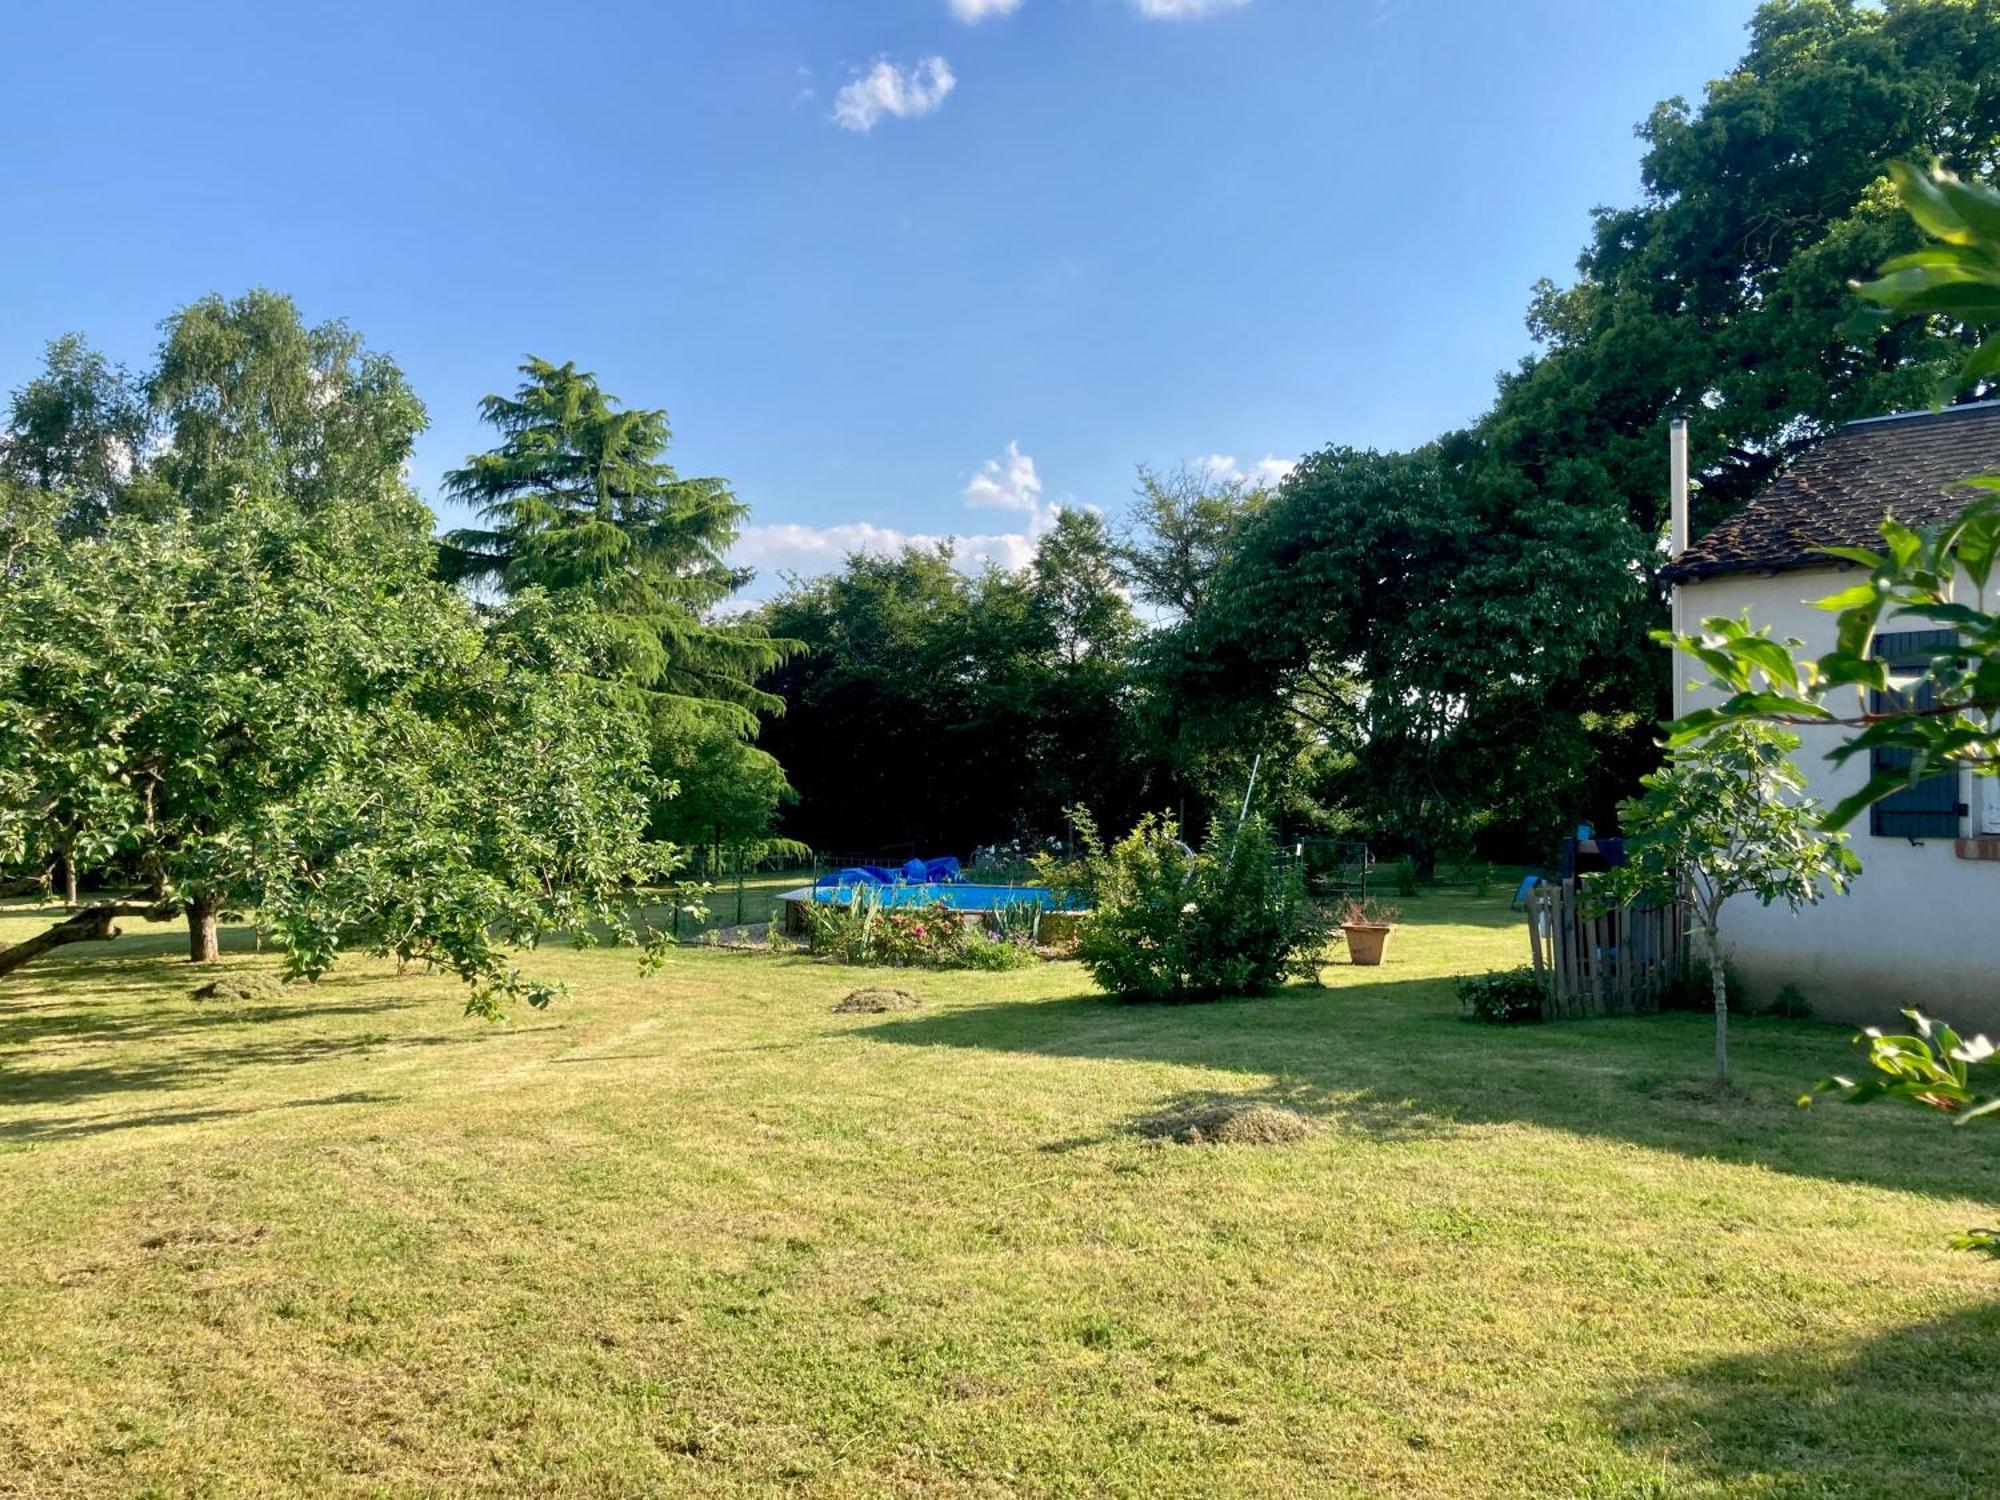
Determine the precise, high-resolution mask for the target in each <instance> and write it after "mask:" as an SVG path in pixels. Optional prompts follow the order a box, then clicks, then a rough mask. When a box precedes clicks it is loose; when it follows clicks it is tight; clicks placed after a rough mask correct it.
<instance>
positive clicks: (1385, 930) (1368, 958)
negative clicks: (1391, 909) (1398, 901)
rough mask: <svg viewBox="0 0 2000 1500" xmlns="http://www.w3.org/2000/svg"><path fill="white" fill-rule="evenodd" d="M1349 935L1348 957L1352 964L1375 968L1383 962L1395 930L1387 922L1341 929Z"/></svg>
mask: <svg viewBox="0 0 2000 1500" xmlns="http://www.w3.org/2000/svg"><path fill="white" fill-rule="evenodd" d="M1340 930H1341V931H1342V932H1344V933H1346V934H1347V957H1348V961H1349V962H1350V963H1357V964H1363V965H1366V966H1367V967H1369V968H1373V967H1374V966H1376V965H1377V964H1379V963H1381V962H1382V955H1383V954H1384V953H1386V952H1387V951H1388V948H1389V934H1390V933H1391V932H1394V931H1395V929H1394V928H1393V927H1391V926H1389V924H1388V923H1386V922H1380V923H1377V922H1370V923H1367V924H1365V925H1361V926H1355V927H1343V928H1341V929H1340Z"/></svg>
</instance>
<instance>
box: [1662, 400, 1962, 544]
mask: <svg viewBox="0 0 2000 1500" xmlns="http://www.w3.org/2000/svg"><path fill="white" fill-rule="evenodd" d="M1995 470H2000V401H1980V402H1974V403H1971V404H1969V405H1965V406H1948V407H1946V408H1945V409H1944V410H1942V411H1935V412H1929V411H1926V412H1915V413H1911V414H1909V415H1907V416H1896V417H1874V418H1870V419H1868V420H1866V421H1860V422H1849V423H1848V424H1847V425H1846V426H1845V427H1841V428H1839V429H1837V430H1836V431H1834V432H1833V433H1832V434H1830V435H1829V436H1827V437H1826V438H1824V439H1822V440H1821V441H1820V442H1819V443H1818V444H1817V445H1816V446H1814V447H1812V448H1810V449H1808V450H1807V451H1806V452H1805V453H1804V454H1802V455H1801V456H1800V457H1799V458H1797V459H1796V460H1794V461H1793V463H1792V465H1791V466H1790V467H1789V468H1787V469H1786V470H1785V472H1784V473H1782V474H1780V475H1779V476H1778V477H1777V478H1776V479H1774V480H1772V481H1771V483H1770V484H1769V485H1767V486H1766V487H1765V488H1764V490H1763V491H1762V492H1761V493H1760V494H1758V495H1757V497H1756V498H1755V499H1753V500H1752V501H1750V503H1749V504H1747V505H1745V506H1744V507H1743V509H1741V510H1739V511H1738V512H1737V513H1736V514H1735V515H1733V516H1731V517H1730V518H1729V519H1728V520H1726V521H1724V522H1723V523H1722V524H1721V525H1720V526H1717V527H1716V528H1715V529H1714V530H1712V531H1710V532H1709V533H1708V534H1707V535H1706V536H1704V537H1702V538H1701V540H1699V541H1697V542H1695V543H1694V544H1693V545H1692V546H1690V547H1689V548H1688V549H1687V550H1686V551H1685V552H1683V553H1681V555H1680V556H1679V557H1677V558H1675V559H1674V560H1673V561H1672V562H1671V563H1670V564H1668V566H1667V568H1666V569H1665V576H1666V578H1667V580H1668V581H1669V582H1673V583H1680V582H1685V581H1690V580H1695V579H1702V578H1713V577H1715V576H1717V575H1718V574H1723V573H1782V572H1788V571H1791V570H1794V569H1798V568H1815V567H1824V566H1826V565H1827V564H1828V563H1829V561H1830V559H1828V558H1825V557H1822V556H1820V555H1819V549H1820V548H1823V547H1872V546H1874V545H1876V544H1877V543H1879V542H1880V541H1881V539H1882V530H1881V528H1882V520H1883V517H1885V516H1894V517H1895V518H1896V519H1897V520H1899V521H1901V522H1903V523H1904V524H1905V525H1909V526H1928V525H1931V524H1932V523H1934V522H1938V521H1948V520H1951V519H1953V518H1954V517H1956V516H1957V515H1958V514H1959V513H1960V512H1961V511H1963V510H1964V509H1965V507H1966V506H1967V505H1969V504H1970V503H1971V502H1972V500H1973V498H1974V496H1975V495H1976V494H1977V493H1978V492H1977V491H1975V490H1968V489H1966V488H1965V487H1964V486H1963V484H1962V483H1961V481H1963V480H1965V479H1968V478H1970V477H1971V476H1973V475H1975V474H1982V473H1992V472H1994V471H1995Z"/></svg>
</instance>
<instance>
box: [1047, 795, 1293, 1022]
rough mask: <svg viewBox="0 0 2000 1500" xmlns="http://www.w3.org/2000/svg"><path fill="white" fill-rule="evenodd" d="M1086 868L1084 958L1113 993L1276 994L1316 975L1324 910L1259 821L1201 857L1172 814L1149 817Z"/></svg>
mask: <svg viewBox="0 0 2000 1500" xmlns="http://www.w3.org/2000/svg"><path fill="white" fill-rule="evenodd" d="M1084 864H1085V865H1086V866H1087V868H1086V869H1085V870H1084V871H1083V872H1082V873H1081V875H1080V876H1079V879H1080V880H1083V881H1087V882H1088V884H1089V886H1090V888H1091V889H1092V890H1093V891H1094V893H1095V896H1096V901H1097V909H1096V912H1095V913H1094V914H1093V915H1092V916H1090V917H1089V918H1087V919H1086V920H1085V922H1084V923H1083V932H1082V939H1081V942H1080V943H1079V945H1078V949H1077V956H1078V957H1079V958H1081V959H1082V960H1083V964H1084V967H1085V968H1087V969H1089V970H1090V973H1091V977H1092V978H1093V979H1095V980H1096V981H1097V983H1098V984H1099V985H1100V986H1101V987H1102V988H1104V989H1106V990H1108V991H1110V992H1111V993H1113V994H1118V995H1128V996H1131V997H1132V998H1134V999H1145V1000H1204V999H1213V998H1215V997H1217V996H1220V995H1259V994H1265V993H1268V992H1269V991H1271V990H1274V989H1276V988H1277V987H1278V986H1279V985H1281V984H1283V983H1284V982H1285V981H1286V980H1287V979H1289V978H1302V979H1311V978H1316V977H1317V976H1318V973H1319V961H1320V955H1321V951H1322V949H1323V948H1324V947H1325V944H1326V937H1327V930H1326V923H1325V920H1324V918H1323V917H1322V916H1321V915H1320V913H1319V911H1318V910H1317V909H1316V908H1315V907H1314V906H1313V904H1312V903H1311V902H1310V901H1309V900H1308V899H1307V898H1306V893H1305V887H1304V885H1303V884H1302V883H1301V882H1300V880H1299V878H1298V875H1297V872H1296V871H1293V870H1290V869H1285V868H1280V867H1279V865H1278V863H1277V860H1276V858H1275V851H1274V850H1273V849H1272V846H1271V836H1270V833H1269V831H1268V830H1267V829H1266V828H1265V826H1264V822H1263V820H1262V819H1261V818H1256V817H1251V818H1246V819H1244V820H1243V822H1242V823H1241V824H1240V825H1239V826H1237V827H1235V828H1233V829H1229V830H1227V831H1225V832H1222V833H1219V834H1218V835H1217V836H1216V837H1215V838H1214V839H1213V840H1212V841H1211V842H1210V845H1209V847H1208V848H1207V849H1205V850H1203V851H1202V852H1201V853H1199V854H1197V853H1195V852H1194V851H1192V850H1191V849H1189V848H1188V847H1187V845H1185V844H1184V843H1182V842H1181V838H1180V829H1179V827H1178V826H1177V825H1176V824H1175V823H1174V821H1173V820H1172V819H1171V818H1165V817H1159V816H1154V815H1148V816H1147V817H1145V818H1142V819H1141V820H1140V822H1139V826H1138V827H1136V828H1134V829H1133V830H1132V832H1131V833H1130V834H1129V835H1127V836H1126V837H1125V838H1124V839H1122V840H1120V841H1119V842H1118V843H1117V844H1116V845H1115V846H1113V847H1112V848H1111V849H1110V850H1108V851H1105V850H1102V849H1099V848H1094V847H1093V848H1089V849H1087V851H1086V854H1085V859H1084Z"/></svg>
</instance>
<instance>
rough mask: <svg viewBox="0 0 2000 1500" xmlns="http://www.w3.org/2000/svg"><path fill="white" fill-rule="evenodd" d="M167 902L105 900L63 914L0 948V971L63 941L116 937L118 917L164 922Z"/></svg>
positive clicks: (5, 971) (7, 970)
mask: <svg viewBox="0 0 2000 1500" xmlns="http://www.w3.org/2000/svg"><path fill="white" fill-rule="evenodd" d="M174 914H175V913H174V907H173V904H172V903H171V902H166V901H159V902H154V903H152V904H151V905H145V904H141V903H138V902H130V901H106V902H101V903H100V904H98V905H96V906H87V907H85V908H84V909H83V910H82V911H80V912H78V913H77V914H76V915H75V916H73V917H65V918H63V920H62V921H60V922H57V923H56V924H55V925H54V926H52V927H49V928H47V929H45V930H44V931H42V932H39V933H37V934H36V935H35V936H33V937H31V938H28V939H27V940H25V941H24V942H19V943H15V944H14V945H13V946H12V947H10V948H0V974H10V973H12V972H13V971H14V970H16V969H18V968H20V967H21V966H22V965H23V964H26V963H29V962H32V961H33V960H35V959H37V958H40V957H41V956H42V955H43V954H44V953H47V952H49V951H50V950H51V949H54V948H60V947H62V946H63V945H64V944H66V943H101V942H106V941H108V940H110V939H111V938H115V937H117V936H118V929H117V928H116V927H114V926H113V925H112V924H113V923H114V922H116V921H117V919H118V918H120V917H144V918H146V919H147V920H148V921H153V922H164V921H166V920H167V919H168V918H169V917H171V916H173V915H174Z"/></svg>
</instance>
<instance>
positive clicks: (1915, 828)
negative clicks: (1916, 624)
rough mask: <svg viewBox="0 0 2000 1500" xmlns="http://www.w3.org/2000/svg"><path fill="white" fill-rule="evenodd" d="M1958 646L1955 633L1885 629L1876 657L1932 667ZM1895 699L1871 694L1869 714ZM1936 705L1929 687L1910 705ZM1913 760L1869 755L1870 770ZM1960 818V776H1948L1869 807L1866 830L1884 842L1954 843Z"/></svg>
mask: <svg viewBox="0 0 2000 1500" xmlns="http://www.w3.org/2000/svg"><path fill="white" fill-rule="evenodd" d="M1957 644H1958V635H1957V632H1955V631H1950V630H1887V631H1883V632H1881V633H1880V634H1878V635H1877V636H1876V637H1875V647H1874V654H1875V655H1876V656H1878V657H1881V658H1883V659H1885V660H1887V661H1888V662H1889V663H1890V664H1891V665H1892V666H1893V665H1902V666H1908V667H1921V666H1924V665H1927V664H1928V662H1929V653H1930V652H1933V651H1940V650H1943V649H1945V648H1947V647H1950V646H1955V645H1957ZM1891 696H1892V695H1891V694H1885V693H1871V694H1870V695H1869V707H1870V709H1871V710H1873V711H1874V712H1876V713H1880V712H1881V711H1882V710H1883V709H1884V708H1885V707H1887V706H1889V699H1890V697H1891ZM1894 696H1900V695H1894ZM1935 701H1936V699H1935V697H1934V696H1933V695H1932V693H1931V690H1930V686H1929V684H1928V683H1926V684H1924V685H1922V686H1920V687H1919V688H1918V689H1917V692H1916V697H1915V700H1914V701H1913V703H1912V704H1911V705H1910V706H1911V707H1914V708H1929V707H1930V706H1931V704H1932V703H1934V702H1935ZM1912 759H1913V757H1912V755H1911V753H1910V752H1909V751H1908V750H1893V749H1892V750H1883V749H1877V750H1873V751H1870V752H1869V757H1868V769H1869V770H1870V772H1876V771H1906V770H1908V769H1909V766H1910V762H1911V760H1912ZM1958 819H1959V806H1958V772H1956V771H1946V772H1944V773H1942V774H1941V775H1937V776H1926V777H1925V778H1924V779H1923V780H1922V781H1915V782H1912V783H1911V784H1910V785H1908V786H1906V787H1903V788H1901V789H1900V790H1898V791H1894V792H1891V793H1890V794H1889V795H1888V796H1886V797H1884V798H1883V799H1882V800H1881V801H1880V802H1877V803H1876V804H1875V805H1874V806H1873V807H1871V808H1869V809H1868V831H1869V832H1870V833H1872V834H1875V835H1877V836H1878V837H1881V838H1896V839H1952V838H1957V837H1958Z"/></svg>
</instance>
